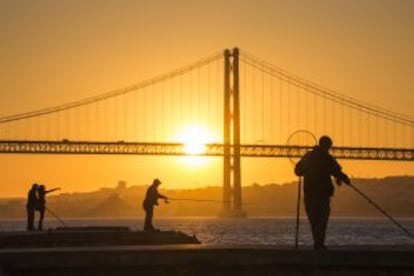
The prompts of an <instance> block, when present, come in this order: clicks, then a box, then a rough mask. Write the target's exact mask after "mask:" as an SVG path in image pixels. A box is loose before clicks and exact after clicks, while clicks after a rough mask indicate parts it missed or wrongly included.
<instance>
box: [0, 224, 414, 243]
mask: <svg viewBox="0 0 414 276" xmlns="http://www.w3.org/2000/svg"><path fill="white" fill-rule="evenodd" d="M62 220H63V222H64V223H65V224H66V225H67V226H129V227H131V228H132V229H141V228H142V225H143V219H142V218H139V219H138V218H137V219H134V218H124V219H118V218H117V219H97V218H90V219H85V218H82V219H73V218H71V219H67V218H62ZM398 221H399V222H400V223H401V224H402V225H404V227H405V228H406V229H408V230H409V231H410V232H411V233H414V219H407V218H405V219H399V220H398ZM25 223H26V222H25V220H24V219H1V220H0V230H1V231H12V230H17V231H23V230H25ZM44 225H45V226H44V228H45V229H47V228H54V227H57V226H62V222H60V221H58V220H57V219H54V218H53V217H49V218H47V219H46V221H45V224H44ZM154 225H155V226H156V227H157V228H159V229H160V230H175V231H181V232H184V233H187V234H189V235H195V236H196V237H197V238H198V239H199V240H200V241H201V242H202V243H204V244H227V245H230V244H233V245H293V244H294V238H295V219H294V218H247V219H218V218H193V217H190V218H189V217H183V218H160V219H155V220H154ZM299 233H300V235H299V237H300V238H299V242H300V244H301V245H311V244H312V237H311V233H310V228H309V225H308V222H307V220H306V219H302V220H301V223H300V232H299ZM326 244H327V245H328V246H330V245H331V246H332V245H406V244H413V245H414V240H413V239H411V238H410V237H408V236H407V234H406V233H404V232H403V231H401V229H399V228H398V227H397V226H395V225H394V224H393V223H392V222H391V221H389V220H387V219H382V218H332V219H331V220H330V223H329V226H328V232H327V240H326Z"/></svg>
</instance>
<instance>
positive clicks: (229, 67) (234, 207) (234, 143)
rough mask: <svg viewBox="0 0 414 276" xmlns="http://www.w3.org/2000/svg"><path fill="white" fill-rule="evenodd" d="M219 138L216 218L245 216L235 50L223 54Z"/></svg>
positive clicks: (237, 60)
mask: <svg viewBox="0 0 414 276" xmlns="http://www.w3.org/2000/svg"><path fill="white" fill-rule="evenodd" d="M223 135H224V137H223V143H224V152H223V211H222V212H221V213H220V214H219V216H220V217H239V218H242V217H246V213H245V212H244V211H243V210H242V188H241V162H240V98H239V49H238V48H234V49H233V51H230V50H228V49H226V50H225V51H224V129H223Z"/></svg>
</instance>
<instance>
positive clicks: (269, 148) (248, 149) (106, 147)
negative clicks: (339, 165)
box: [0, 140, 414, 161]
mask: <svg viewBox="0 0 414 276" xmlns="http://www.w3.org/2000/svg"><path fill="white" fill-rule="evenodd" d="M310 148H311V147H308V146H299V145H241V146H240V154H241V156H243V157H280V158H283V157H284V158H286V157H300V156H302V155H303V154H304V153H305V152H306V151H308V150H309V149H310ZM0 153H3V154H126V155H128V154H129V155H171V156H179V155H187V154H186V153H185V146H184V145H183V144H180V143H139V142H124V141H119V142H88V141H68V140H63V141H22V140H16V141H10V140H0ZM223 153H224V145H223V144H208V145H206V147H205V152H204V153H202V154H200V156H222V155H223ZM331 153H332V154H333V155H334V156H335V157H336V158H339V159H359V160H385V161H386V160H388V161H414V149H406V148H370V147H334V148H332V149H331Z"/></svg>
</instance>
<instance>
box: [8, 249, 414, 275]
mask: <svg viewBox="0 0 414 276" xmlns="http://www.w3.org/2000/svg"><path fill="white" fill-rule="evenodd" d="M0 266H1V269H2V270H1V271H2V272H1V273H0V275H298V276H302V275H338V276H344V275H361V276H363V275H370V276H373V275H381V276H383V275H404V276H408V275H414V247H413V246H381V247H376V246H370V247H367V246H352V247H336V248H330V249H329V250H327V251H314V250H312V249H310V248H304V249H301V250H298V251H295V250H294V249H293V248H291V247H270V246H269V247H266V246H212V245H158V246H157V245H151V246H110V247H108V246H106V247H105V246H101V247H98V246H97V247H61V248H26V249H2V250H0Z"/></svg>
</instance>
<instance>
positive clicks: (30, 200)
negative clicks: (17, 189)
mask: <svg viewBox="0 0 414 276" xmlns="http://www.w3.org/2000/svg"><path fill="white" fill-rule="evenodd" d="M38 187H39V186H38V185H37V183H34V184H33V185H32V188H31V189H30V190H29V193H28V194H27V203H26V211H27V231H34V230H35V228H34V218H35V211H36V208H37V205H38V197H37V189H38Z"/></svg>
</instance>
